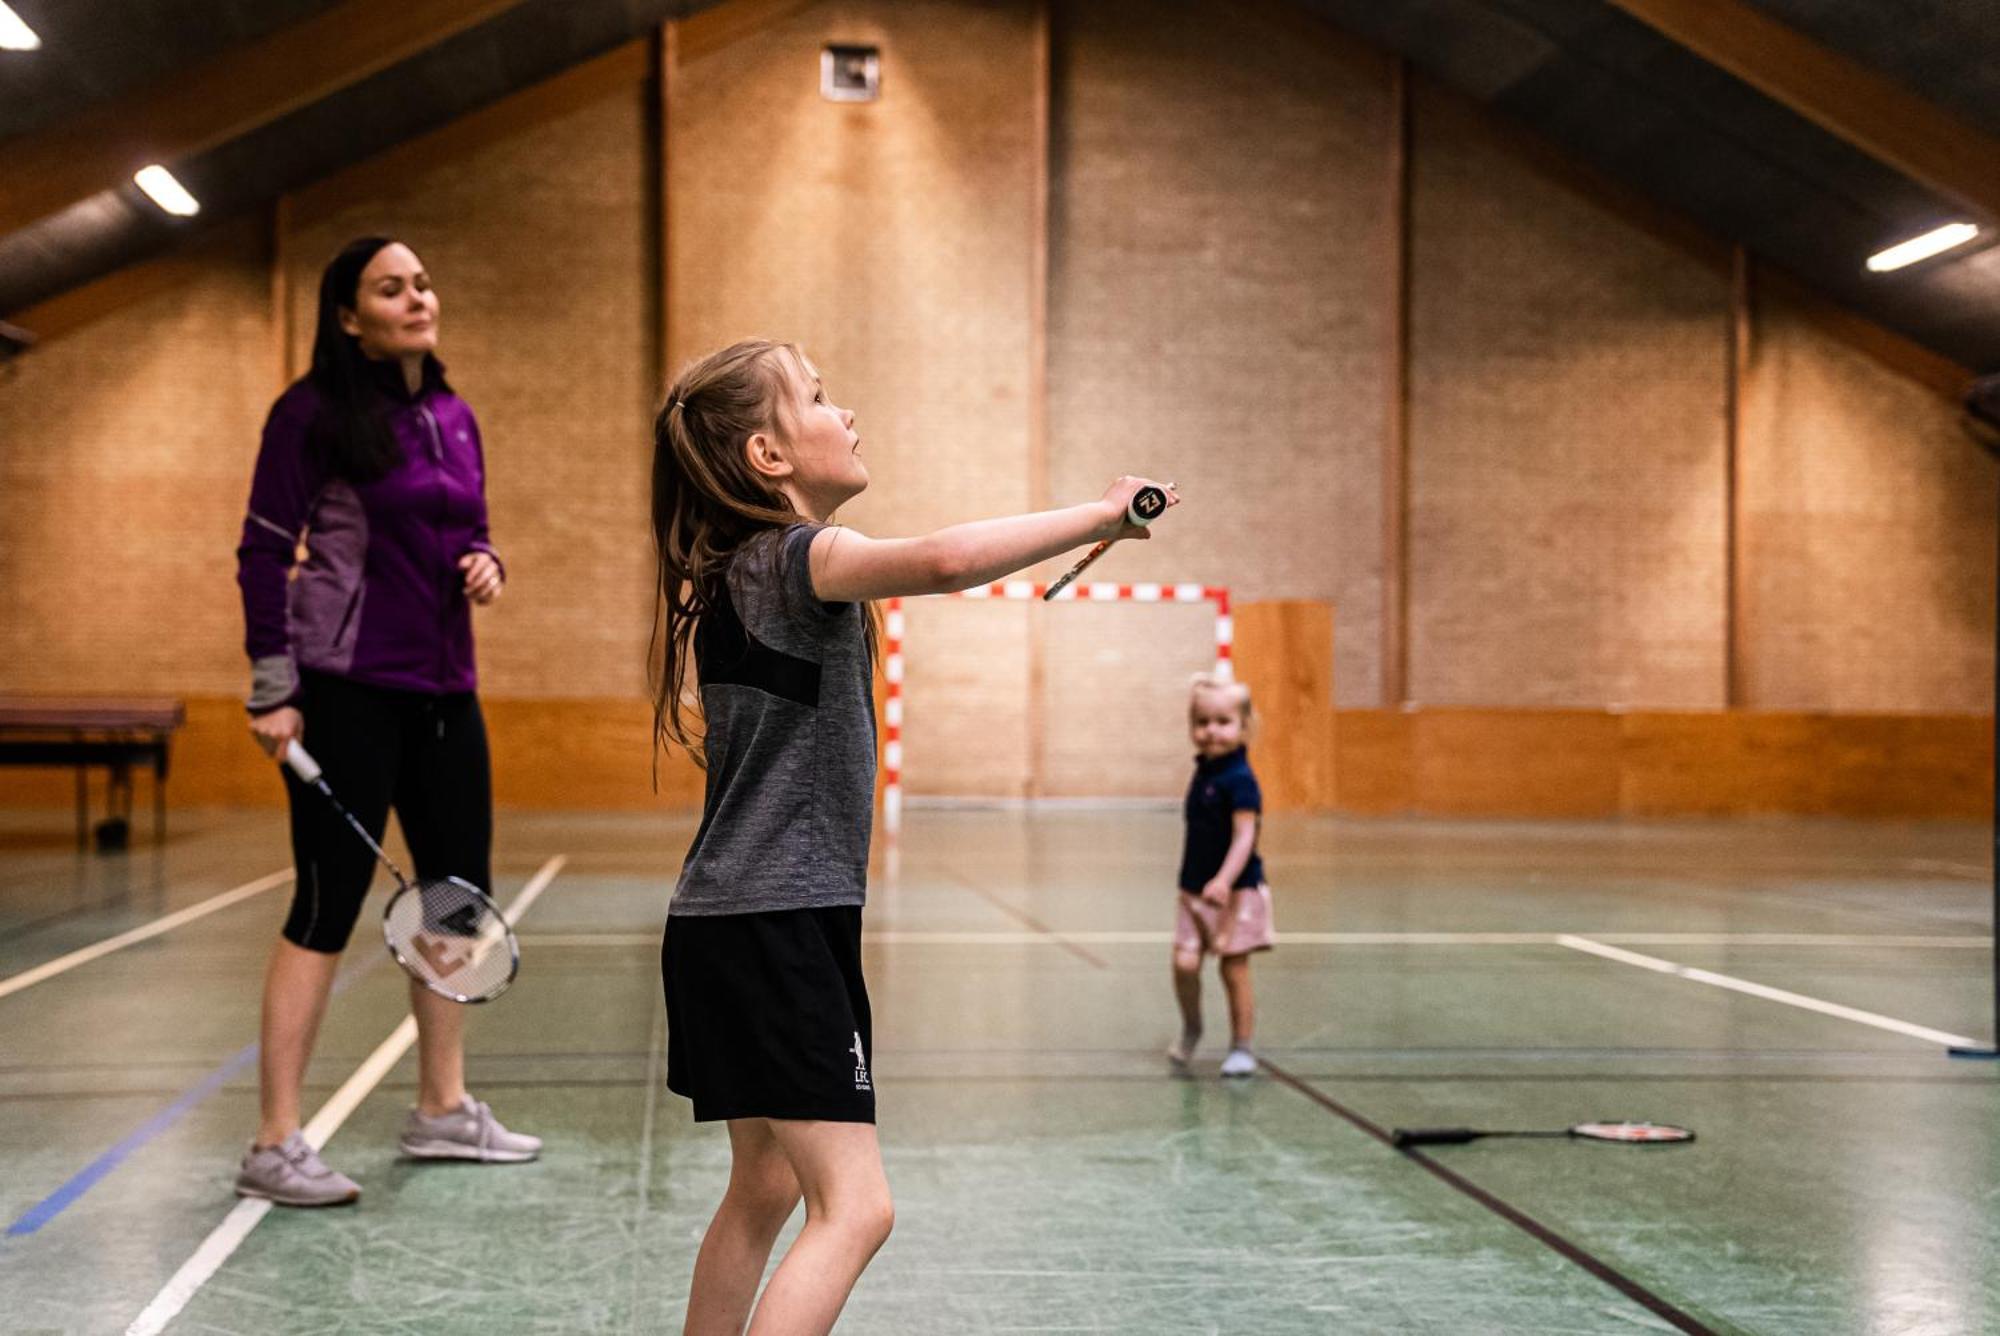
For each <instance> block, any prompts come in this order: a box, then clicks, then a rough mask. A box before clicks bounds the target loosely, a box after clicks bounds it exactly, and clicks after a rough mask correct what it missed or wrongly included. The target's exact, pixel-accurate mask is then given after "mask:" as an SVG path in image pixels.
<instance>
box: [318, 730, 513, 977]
mask: <svg viewBox="0 0 2000 1336" xmlns="http://www.w3.org/2000/svg"><path fill="white" fill-rule="evenodd" d="M284 762H285V765H286V766H287V767H289V768H290V770H291V772H292V773H293V774H295V775H297V776H298V777H299V778H300V779H301V780H303V781H304V782H305V783H307V784H310V785H311V786H312V787H314V788H316V789H318V790H319V791H320V793H321V794H322V795H324V797H325V798H326V800H327V801H328V802H329V803H331V804H333V810H334V811H336V812H338V813H340V815H341V816H342V817H344V818H346V821H347V824H348V825H349V826H350V827H352V828H353V830H354V833H355V834H356V835H359V836H360V837H361V841H362V843H364V844H366V845H367V846H368V847H369V849H371V850H373V851H374V854H375V857H376V858H378V859H380V860H381V862H382V866H383V867H386V868H388V869H389V873H390V875H391V876H393V877H395V879H396V888H397V889H396V893H395V895H393V896H391V897H390V898H389V904H388V907H387V908H385V909H384V910H383V911H382V940H383V941H384V942H385V943H387V945H388V947H389V954H390V955H391V956H394V957H395V959H396V963H397V964H398V965H401V966H402V967H403V968H404V970H406V971H408V973H409V975H410V977H411V978H413V979H415V980H416V981H417V982H418V983H420V984H422V985H423V986H424V987H426V988H428V989H430V990H431V991H432V992H433V993H437V994H439V995H441V996H443V997H448V998H450V999H451V1000H452V1001H454V1002H491V1001H492V1000H493V999H494V998H496V997H498V996H500V994H502V993H504V992H506V991H507V985H508V984H510V983H512V982H514V976H515V975H516V974H518V973H520V970H521V944H520V943H519V942H518V941H516V940H515V937H514V930H513V929H512V928H510V927H508V926H507V920H506V919H505V918H504V917H502V915H501V913H500V909H499V906H497V905H495V904H494V903H493V900H492V897H490V896H489V895H487V894H486V892H484V891H482V890H480V889H479V888H478V887H477V886H474V885H473V884H472V883H471V882H469V881H463V880H461V879H459V878H457V877H426V878H424V879H422V880H420V881H414V882H413V881H411V880H410V879H409V878H408V877H405V876H404V875H403V870H402V869H401V868H399V867H397V866H396V864H395V862H394V861H393V860H392V859H391V858H390V857H389V855H388V854H386V853H384V852H383V851H382V846H381V845H379V844H377V843H376V842H375V838H374V837H373V836H372V835H370V834H369V833H368V831H367V830H366V829H365V828H364V827H363V826H362V824H361V823H360V822H359V821H357V820H355V818H354V814H353V813H352V812H350V811H348V810H347V808H346V807H345V806H343V805H342V804H341V801H340V799H338V798H336V797H334V796H333V790H332V789H331V788H329V787H328V786H327V782H326V777H325V775H324V774H322V773H321V771H320V768H319V762H317V761H315V760H313V758H312V756H311V754H310V753H308V752H307V751H306V749H305V748H304V747H301V746H300V745H299V744H298V743H297V742H295V741H294V742H287V743H286V744H285V750H284Z"/></svg>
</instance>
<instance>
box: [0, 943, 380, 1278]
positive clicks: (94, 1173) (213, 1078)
mask: <svg viewBox="0 0 2000 1336" xmlns="http://www.w3.org/2000/svg"><path fill="white" fill-rule="evenodd" d="M381 961H382V957H381V956H371V957H370V958H369V959H367V960H365V961H363V962H362V963H361V964H359V965H356V966H354V967H353V968H351V969H349V970H346V971H344V972H343V973H342V974H340V975H339V977H337V978H335V979H334V981H333V992H334V994H335V995H338V994H340V993H342V992H344V991H346V989H347V987H348V985H349V984H351V983H353V982H354V981H355V980H356V979H359V978H360V977H361V976H362V975H364V974H366V973H367V972H368V971H369V970H372V969H374V968H375V966H376V965H378V964H380V963H381ZM258 1050H259V1045H257V1044H254V1043H253V1044H250V1045H248V1046H246V1047H244V1048H241V1049H238V1050H237V1051H236V1052H235V1053H234V1054H232V1055H231V1056H230V1057H229V1058H227V1059H226V1060H224V1062H223V1064H222V1065H221V1066H220V1067H217V1068H216V1069H215V1070H214V1071H212V1072H210V1073H209V1074H208V1075H207V1076H204V1077H203V1078H202V1079H201V1080H199V1081H197V1082H195V1083H194V1084H193V1085H191V1086H189V1087H188V1088H187V1090H185V1091H184V1092H182V1094H181V1096H180V1098H178V1099H176V1100H175V1101H174V1102H173V1103H171V1104H169V1105H167V1107H166V1108H164V1109H161V1110H160V1111H159V1112H158V1113H156V1114H154V1115H153V1116H152V1117H151V1118H148V1119H147V1120H146V1121H145V1122H144V1123H142V1124H140V1126H139V1127H138V1128H137V1129H135V1130H134V1131H133V1132H131V1133H130V1134H129V1135H128V1136H126V1137H125V1139H124V1140H122V1141H120V1142H119V1143H118V1144H117V1145H115V1146H113V1147H112V1148H111V1149H110V1150H107V1151H105V1152H104V1154H102V1155H100V1156H98V1157H97V1158H96V1159H94V1160H92V1161H91V1162H90V1163H89V1164H87V1165H85V1166H84V1167H83V1168H82V1169H80V1170H78V1171H77V1173H76V1175H75V1176H74V1177H72V1178H71V1179H70V1180H69V1182H67V1183H65V1184H63V1185H62V1186H61V1187H59V1188H57V1189H56V1190H55V1191H54V1192H51V1193H50V1194H49V1195H48V1196H46V1197H44V1198H42V1199H41V1200H40V1201H38V1202H36V1203H35V1204H34V1205H33V1206H31V1207H29V1208H28V1210H27V1211H26V1213H24V1214H23V1215H22V1216H21V1218H20V1219H18V1220H16V1221H15V1222H14V1223H13V1224H11V1225H9V1226H7V1237H8V1238H10V1239H11V1238H22V1237H25V1236H27V1235H29V1234H33V1233H34V1232H35V1231H36V1230H38V1229H40V1228H41V1227H42V1226H43V1225H46V1224H47V1223H49V1221H51V1220H53V1219H55V1218H56V1217H57V1216H59V1215H61V1214H62V1213H63V1212H64V1211H66V1210H68V1209H69V1208H70V1207H71V1206H73V1205H74V1204H75V1203H76V1200H77V1198H79V1197H81V1196H83V1194H84V1193H86V1192H88V1191H90V1190H91V1189H92V1188H93V1187H95V1186H97V1184H98V1182H99V1181H100V1180H102V1179H103V1178H104V1177H105V1175H107V1174H109V1173H110V1172H111V1171H112V1170H113V1169H116V1168H117V1167H118V1166H119V1165H121V1164H123V1163H124V1162H125V1161H126V1160H127V1159H128V1158H130V1156H131V1155H132V1153H133V1152H134V1151H136V1150H138V1149H139V1148H140V1147H141V1146H144V1145H145V1144H146V1143H147V1142H149V1141H151V1140H152V1139H153V1138H154V1137H157V1136H158V1135H160V1133H162V1132H164V1131H166V1130H167V1129H168V1128H170V1127H172V1126H173V1125H174V1124H175V1123H177V1122H179V1121H180V1120H181V1119H182V1118H183V1117H184V1116H186V1114H187V1112H188V1111H189V1110H190V1109H192V1108H194V1107H195V1106H196V1105H197V1104H200V1103H201V1102H202V1101H203V1100H205V1099H207V1098H208V1097H209V1096H210V1095H213V1094H214V1093H215V1092H216V1091H218V1090H220V1089H222V1087H223V1086H224V1085H225V1084H227V1083H228V1081H229V1079H230V1078H231V1077H233V1076H235V1075H236V1074H237V1073H238V1072H240V1071H242V1070H243V1069H244V1068H245V1067H247V1066H249V1065H250V1064H251V1063H253V1062H255V1061H256V1060H257V1053H258Z"/></svg>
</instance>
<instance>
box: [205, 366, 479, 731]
mask: <svg viewBox="0 0 2000 1336" xmlns="http://www.w3.org/2000/svg"><path fill="white" fill-rule="evenodd" d="M379 372H380V374H379V375H378V377H377V388H378V390H379V392H380V394H381V395H382V398H383V403H382V405H381V408H382V413H383V418H384V420H385V421H386V422H387V423H388V425H389V429H390V431H391V432H392V433H394V435H395V438H396V442H397V444H398V445H400V446H401V447H402V451H403V461H402V463H400V464H398V465H397V466H396V467H395V468H393V469H391V470H390V471H389V472H388V473H387V474H385V475H384V476H383V477H382V478H380V479H378V480H377V481H375V482H370V483H361V484H358V485H357V484H354V483H350V482H347V481H345V480H343V479H340V478H334V477H329V476H327V474H326V471H325V469H324V467H323V466H322V464H321V463H320V459H321V456H320V453H319V451H318V449H317V448H316V447H315V445H314V438H315V432H316V431H318V430H323V429H324V428H323V426H322V425H321V424H320V422H319V419H320V415H321V413H322V411H323V409H324V407H325V403H324V398H323V396H322V395H321V394H320V392H319V390H318V389H317V388H315V387H314V386H313V384H312V383H311V381H310V380H309V379H306V380H300V381H298V382H297V383H295V384H294V385H292V387H291V388H290V389H288V390H286V391H285V392H284V393H283V394H282V395H280V396H279V397H278V402H277V403H275V404H273V405H272V406H271V416H270V419H269V421H267V422H266V423H265V424H264V443H263V446H262V448H261V449H259V450H258V452H257V470H256V474H255V476H254V477H253V478H252V480H251V483H250V511H249V514H247V515H246V516H245V517H244V519H243V541H242V544H241V545H240V546H239V547H238V548H237V549H236V583H237V584H238V585H239V586H240V587H241V588H242V591H243V622H244V648H245V649H246V650H247V651H248V652H249V655H250V669H251V687H250V699H249V702H248V703H249V708H250V710H251V711H252V712H253V713H261V712H262V711H265V710H274V709H276V708H278V707H279V706H281V705H290V704H295V703H296V702H297V700H298V696H299V670H300V669H302V668H303V669H312V670H314V671H317V672H323V673H333V674H337V675H338V676H341V677H345V678H348V679H350V680H352V681H356V682H362V683H366V684H368V685H370V686H378V687H392V688H395V689H396V690H399V691H423V692H432V693H439V694H442V693H445V692H455V691H471V690H473V689H474V687H475V686H476V685H477V674H476V672H475V670H474V668H473V656H472V607H471V604H470V602H469V601H468V600H467V599H466V597H465V592H464V591H465V575H464V572H462V571H460V570H459V569H458V562H459V558H461V557H463V556H465V555H466V554H467V553H468V552H488V553H493V558H494V560H495V561H498V560H499V554H498V553H495V552H493V545H492V543H491V542H490V541H489V540H488V538H487V532H486V460H485V455H484V453H483V451H482V450H481V447H480V441H479V424H478V423H477V422H475V421H474V420H473V417H472V410H471V409H470V408H468V407H467V406H466V404H465V401H464V400H462V399H460V398H459V397H458V396H457V395H455V394H453V393H452V392H451V390H450V389H449V388H448V387H447V386H446V385H445V383H444V380H443V377H442V376H441V375H440V374H438V372H437V370H436V363H435V362H434V361H433V362H430V363H428V364H427V366H426V371H425V376H424V384H423V387H422V388H421V389H419V390H418V391H417V393H416V394H415V395H414V396H413V395H411V394H409V393H408V390H407V387H406V386H405V385H404V383H403V379H402V371H401V368H400V367H398V366H397V365H396V364H394V363H384V364H383V365H382V366H381V367H380V368H379ZM503 575H504V567H503Z"/></svg>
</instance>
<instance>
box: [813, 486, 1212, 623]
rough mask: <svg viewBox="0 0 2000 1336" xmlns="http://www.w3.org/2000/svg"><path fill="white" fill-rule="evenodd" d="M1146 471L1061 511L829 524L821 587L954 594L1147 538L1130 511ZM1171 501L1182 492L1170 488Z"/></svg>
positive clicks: (817, 564) (836, 596)
mask: <svg viewBox="0 0 2000 1336" xmlns="http://www.w3.org/2000/svg"><path fill="white" fill-rule="evenodd" d="M1148 486H1151V487H1163V486H1164V484H1162V483H1155V482H1150V481H1149V480H1147V479H1145V478H1132V477H1125V478H1120V479H1119V480H1118V481H1117V482H1114V483H1112V484H1111V487H1110V490H1108V491H1106V492H1105V493H1104V496H1103V497H1102V498H1101V499H1099V500H1097V501H1092V502H1088V503H1086V504H1084V505H1078V506H1066V507H1064V508H1063V509H1061V510H1043V511H1037V512H1035V513H1034V514H1031V515H1010V516H1007V517H1006V518H1004V519H996V520H974V521H972V522H971V523H969V524H954V525H951V526H950V527H948V528H944V529H939V530H937V531H936V532H935V533H928V534H925V535H924V536H923V537H921V538H869V537H867V536H866V535H864V534H859V533H856V532H854V531H853V530H852V529H839V528H829V529H825V530H822V531H821V532H820V533H819V535H818V536H817V537H815V538H814V539H813V545H812V581H813V593H814V594H816V595H817V596H818V597H820V598H821V599H824V600H825V601H826V602H828V603H859V602H864V601H867V600H870V599H878V598H900V597H910V596H914V595H917V594H948V593H951V592H952V591H954V590H959V589H969V588H971V587H972V586H973V585H981V584H988V583H990V582H992V581H994V580H998V579H1000V578H1001V577H1003V576H1007V575H1012V574H1013V573H1014V572H1015V571H1018V570H1020V569H1021V568H1022V567H1024V566H1032V565H1034V564H1035V563H1036V562H1038V561H1044V560H1046V559H1048V558H1049V557H1054V556H1060V555H1061V554H1062V553H1064V552H1067V551H1069V550H1070V549H1071V548H1074V547H1081V546H1082V545H1083V544H1085V543H1089V542H1094V541H1096V540H1098V539H1103V538H1144V537H1146V536H1147V531H1146V530H1145V529H1144V528H1143V527H1141V526H1140V525H1137V524H1132V523H1130V522H1129V521H1128V520H1127V519H1126V517H1125V510H1126V507H1127V506H1129V505H1131V503H1132V495H1133V493H1135V492H1137V491H1138V490H1139V489H1140V488H1141V487H1148ZM1167 504H1168V505H1178V504H1180V498H1179V497H1178V496H1176V495H1174V493H1173V492H1172V491H1171V490H1169V491H1168V492H1167Z"/></svg>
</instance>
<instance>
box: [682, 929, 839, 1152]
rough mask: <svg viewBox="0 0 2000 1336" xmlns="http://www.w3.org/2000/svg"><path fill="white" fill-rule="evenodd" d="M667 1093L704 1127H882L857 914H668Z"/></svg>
mask: <svg viewBox="0 0 2000 1336" xmlns="http://www.w3.org/2000/svg"><path fill="white" fill-rule="evenodd" d="M660 974H661V977H662V979H663V980H664V982H665V985H666V991H667V1089H669V1090H671V1091H673V1092H674V1093H675V1094H677V1095H685V1096H686V1097H687V1098H688V1099H691V1100H693V1101H694V1117H695V1121H696V1122H703V1123H705V1122H713V1121H715V1120H717V1119H724V1118H795V1119H801V1120H820V1121H825V1122H836V1123H872V1122H874V1121H875V1084H874V1080H873V1078H872V1077H871V1076H870V1074H869V1059H870V1058H871V1057H872V1056H873V1053H874V1050H873V1045H874V1042H875V1041H874V1038H873V1033H872V1028H871V1026H870V1024H869V1016H868V986H867V984H865V983H864V982H863V981H862V978H861V907H860V906H859V905H840V906H834V907H830V908H824V909H780V910H773V911H770V912H768V913H762V914H716V915H707V914H670V915H669V916H668V917H667V936H666V941H665V942H664V943H663V944H662V945H661V947H660Z"/></svg>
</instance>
